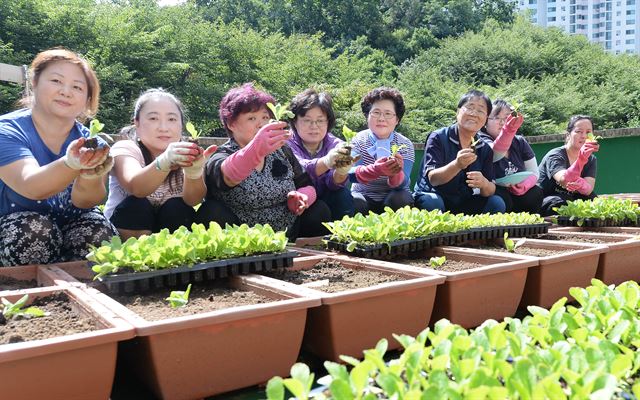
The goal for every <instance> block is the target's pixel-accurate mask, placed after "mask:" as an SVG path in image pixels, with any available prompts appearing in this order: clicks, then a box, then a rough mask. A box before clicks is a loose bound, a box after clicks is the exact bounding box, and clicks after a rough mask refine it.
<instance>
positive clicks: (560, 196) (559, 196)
mask: <svg viewBox="0 0 640 400" xmlns="http://www.w3.org/2000/svg"><path fill="white" fill-rule="evenodd" d="M596 197H597V195H596V194H595V193H593V192H591V194H590V195H588V196H584V195H581V194H580V193H556V194H555V195H553V196H545V198H544V199H543V200H542V206H541V207H540V215H542V216H543V217H546V216H548V215H556V214H557V212H555V210H554V209H553V208H554V207H561V206H563V205H565V204H567V201H574V200H591V199H594V198H596Z"/></svg>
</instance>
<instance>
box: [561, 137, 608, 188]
mask: <svg viewBox="0 0 640 400" xmlns="http://www.w3.org/2000/svg"><path fill="white" fill-rule="evenodd" d="M599 148H600V145H599V144H598V143H594V142H585V144H583V145H582V147H580V153H579V154H578V158H577V159H576V161H575V162H574V163H573V164H571V166H570V167H569V168H567V172H565V174H564V181H565V182H574V181H576V180H578V178H580V174H582V168H584V166H585V164H586V163H587V161H589V156H590V155H591V154H592V153H595V152H596V151H598V149H599Z"/></svg>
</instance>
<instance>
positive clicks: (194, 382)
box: [86, 275, 320, 399]
mask: <svg viewBox="0 0 640 400" xmlns="http://www.w3.org/2000/svg"><path fill="white" fill-rule="evenodd" d="M229 282H231V286H233V287H238V288H244V289H249V290H252V291H256V292H259V293H260V294H262V295H266V296H268V297H272V298H275V299H278V300H277V301H274V302H271V303H266V304H256V305H251V306H240V307H233V308H228V309H224V310H218V311H212V312H208V313H203V314H197V315H192V316H184V317H178V318H171V319H166V320H162V321H154V322H151V321H147V320H145V319H143V318H142V317H140V316H139V315H138V314H136V313H134V312H133V311H131V310H129V309H128V308H126V307H125V306H123V305H122V304H120V303H118V302H117V301H115V300H114V299H112V298H111V297H109V296H107V295H106V294H104V293H102V292H100V291H98V290H97V289H95V288H87V289H86V290H87V291H88V292H89V293H90V294H91V295H92V296H93V297H95V298H96V299H98V300H99V301H100V302H102V303H103V304H104V305H106V306H107V307H108V308H110V309H112V310H114V311H115V312H116V313H117V314H118V315H120V316H122V318H124V319H125V320H126V321H128V322H129V323H131V324H132V325H133V326H134V328H135V331H136V334H137V338H136V339H135V340H133V341H130V342H127V343H124V344H123V346H122V348H121V350H122V351H121V353H120V356H121V357H123V358H124V360H125V362H127V365H131V366H132V369H133V370H134V371H136V373H138V374H139V377H138V378H139V379H140V380H141V381H143V382H144V383H145V384H146V385H147V386H148V387H149V388H150V389H151V390H152V391H153V392H154V394H155V395H156V396H157V397H159V398H163V399H194V398H202V397H206V396H212V395H215V394H219V393H224V392H228V391H231V390H236V389H240V388H243V387H247V386H252V385H256V384H259V383H263V382H266V381H267V380H268V379H270V378H271V377H273V376H274V375H281V376H286V375H288V374H289V368H290V367H291V365H292V364H293V363H295V362H296V359H297V357H298V353H299V350H300V346H301V343H302V337H303V334H304V326H305V321H306V316H307V308H309V307H314V306H318V305H320V299H319V298H317V297H315V298H312V297H303V295H302V294H301V293H298V292H296V291H295V290H291V289H289V290H285V289H280V288H273V287H269V286H268V285H265V284H264V283H262V282H261V281H260V280H259V279H256V278H255V276H253V275H247V276H238V277H232V278H229Z"/></svg>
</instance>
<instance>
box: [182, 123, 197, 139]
mask: <svg viewBox="0 0 640 400" xmlns="http://www.w3.org/2000/svg"><path fill="white" fill-rule="evenodd" d="M185 129H186V130H187V132H189V135H191V138H193V139H198V138H199V137H200V132H198V130H197V129H196V127H195V126H194V125H193V124H192V123H191V122H187V124H186V125H185Z"/></svg>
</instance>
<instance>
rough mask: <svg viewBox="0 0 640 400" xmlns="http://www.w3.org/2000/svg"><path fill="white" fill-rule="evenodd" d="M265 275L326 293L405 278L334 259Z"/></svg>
mask: <svg viewBox="0 0 640 400" xmlns="http://www.w3.org/2000/svg"><path fill="white" fill-rule="evenodd" d="M265 275H267V276H270V277H272V278H275V279H280V280H283V281H287V282H291V283H294V284H296V285H305V286H308V287H312V288H314V289H317V290H321V291H323V292H327V293H336V292H342V291H345V290H350V289H359V288H364V287H370V286H375V285H378V284H381V283H387V282H396V281H403V280H406V279H407V278H404V277H402V276H399V275H393V274H385V273H383V272H378V271H371V270H366V269H360V268H347V267H344V266H343V265H342V264H341V263H340V262H339V261H335V260H322V261H320V262H319V263H317V264H316V265H315V266H314V267H313V268H310V269H306V270H300V271H295V270H288V269H285V270H279V271H274V272H271V273H268V274H265Z"/></svg>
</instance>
